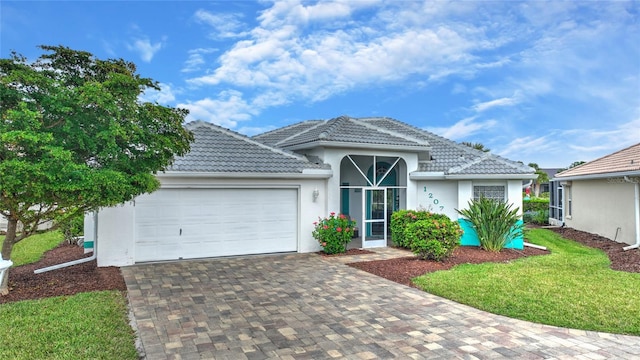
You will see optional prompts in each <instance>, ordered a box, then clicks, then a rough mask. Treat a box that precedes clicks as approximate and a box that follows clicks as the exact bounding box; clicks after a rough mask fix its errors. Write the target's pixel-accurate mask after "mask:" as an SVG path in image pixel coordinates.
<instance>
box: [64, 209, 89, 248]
mask: <svg viewBox="0 0 640 360" xmlns="http://www.w3.org/2000/svg"><path fill="white" fill-rule="evenodd" d="M60 232H62V234H63V236H64V240H65V241H66V242H68V243H69V244H74V245H75V244H77V240H76V239H77V237H78V236H80V235H82V234H83V233H84V214H83V213H78V214H76V215H74V216H72V217H69V218H66V219H64V220H63V221H61V222H60Z"/></svg>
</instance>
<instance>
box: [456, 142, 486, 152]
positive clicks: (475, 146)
mask: <svg viewBox="0 0 640 360" xmlns="http://www.w3.org/2000/svg"><path fill="white" fill-rule="evenodd" d="M462 145H467V146H468V147H470V148H473V149H476V150H480V151H484V152H489V151H490V150H491V149H489V148H485V147H484V145H483V144H481V143H471V142H469V141H463V142H462Z"/></svg>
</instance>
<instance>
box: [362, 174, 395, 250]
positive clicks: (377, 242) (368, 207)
mask: <svg viewBox="0 0 640 360" xmlns="http://www.w3.org/2000/svg"><path fill="white" fill-rule="evenodd" d="M375 191H382V199H383V210H382V216H381V218H380V217H374V214H373V209H372V208H373V192H375ZM362 195H363V196H362V209H363V212H362V248H374V247H385V246H387V227H388V219H387V209H388V205H389V204H387V188H386V187H364V188H362ZM374 224H380V225H382V238H380V237H379V235H377V236H375V235H373V234H372V230H373V226H374Z"/></svg>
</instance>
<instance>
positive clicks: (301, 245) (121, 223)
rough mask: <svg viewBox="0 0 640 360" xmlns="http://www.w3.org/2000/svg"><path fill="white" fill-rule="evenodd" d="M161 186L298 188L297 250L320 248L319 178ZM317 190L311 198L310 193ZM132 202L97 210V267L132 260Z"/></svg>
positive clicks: (192, 180)
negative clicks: (316, 235) (316, 223)
mask: <svg viewBox="0 0 640 360" xmlns="http://www.w3.org/2000/svg"><path fill="white" fill-rule="evenodd" d="M159 179H160V182H161V188H229V189H232V188H242V187H253V188H256V187H258V188H261V187H267V188H268V187H284V188H296V189H298V213H299V214H300V216H299V219H298V224H299V226H298V251H299V252H314V251H319V250H320V249H321V247H320V245H319V244H318V242H317V241H316V240H315V239H314V238H313V236H312V235H311V232H312V231H313V227H314V225H313V222H314V221H317V219H318V217H319V216H326V215H328V213H329V211H328V210H327V202H328V191H327V186H326V181H325V180H323V179H290V180H287V179H213V178H197V177H166V178H163V177H159ZM316 189H317V190H318V198H317V199H316V200H315V201H314V199H313V192H314V190H316ZM134 204H135V201H133V202H129V203H126V204H124V205H121V206H117V207H113V208H105V209H102V210H100V212H99V215H98V224H97V226H98V238H97V251H98V253H97V254H98V266H124V265H131V264H133V263H134V258H135V256H134V254H133V251H134V221H135V211H134V210H135V208H134Z"/></svg>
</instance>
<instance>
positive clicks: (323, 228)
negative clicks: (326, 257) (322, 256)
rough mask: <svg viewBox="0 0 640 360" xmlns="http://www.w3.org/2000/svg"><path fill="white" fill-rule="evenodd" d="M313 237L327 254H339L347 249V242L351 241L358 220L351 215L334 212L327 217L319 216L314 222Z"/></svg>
mask: <svg viewBox="0 0 640 360" xmlns="http://www.w3.org/2000/svg"><path fill="white" fill-rule="evenodd" d="M313 224H314V225H315V229H314V230H313V233H312V235H313V237H314V238H315V239H316V240H318V242H319V243H320V246H322V248H323V250H324V252H325V253H327V254H339V253H343V252H345V251H347V244H349V242H351V239H352V238H353V233H354V231H355V229H354V227H355V226H356V222H355V221H353V220H351V219H349V217H347V216H345V215H343V214H338V215H336V213H334V212H332V213H330V214H329V217H327V218H324V219H322V218H318V221H316V222H314V223H313Z"/></svg>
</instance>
